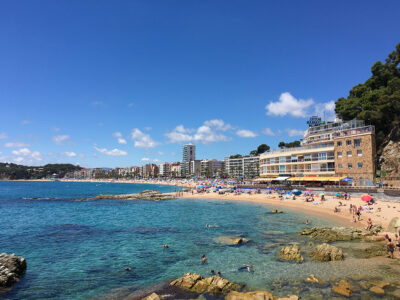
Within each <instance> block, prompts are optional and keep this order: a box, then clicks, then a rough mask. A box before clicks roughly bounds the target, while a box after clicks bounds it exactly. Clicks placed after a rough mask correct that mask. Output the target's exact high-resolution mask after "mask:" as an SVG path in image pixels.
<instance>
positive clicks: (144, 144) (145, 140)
mask: <svg viewBox="0 0 400 300" xmlns="http://www.w3.org/2000/svg"><path fill="white" fill-rule="evenodd" d="M131 137H132V140H134V146H135V147H136V148H154V147H156V146H157V145H159V143H158V142H156V141H154V140H153V139H152V138H151V137H150V135H149V134H147V133H143V132H142V131H141V130H140V129H138V128H134V129H132V133H131Z"/></svg>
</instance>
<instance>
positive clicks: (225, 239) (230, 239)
mask: <svg viewBox="0 0 400 300" xmlns="http://www.w3.org/2000/svg"><path fill="white" fill-rule="evenodd" d="M214 242H216V243H217V244H220V245H224V246H236V245H243V244H247V243H248V242H250V240H249V239H246V238H243V237H239V236H230V235H222V236H218V237H216V238H214Z"/></svg>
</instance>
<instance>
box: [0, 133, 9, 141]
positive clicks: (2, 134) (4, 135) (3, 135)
mask: <svg viewBox="0 0 400 300" xmlns="http://www.w3.org/2000/svg"><path fill="white" fill-rule="evenodd" d="M6 138H8V135H7V134H6V133H5V132H1V133H0V140H1V139H6Z"/></svg>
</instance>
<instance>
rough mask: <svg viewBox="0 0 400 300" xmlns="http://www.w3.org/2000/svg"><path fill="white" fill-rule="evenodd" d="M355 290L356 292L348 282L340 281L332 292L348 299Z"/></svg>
mask: <svg viewBox="0 0 400 300" xmlns="http://www.w3.org/2000/svg"><path fill="white" fill-rule="evenodd" d="M353 290H354V288H353V286H352V285H351V284H350V283H348V282H347V281H346V280H340V282H339V283H338V285H334V286H333V287H332V291H334V292H335V293H337V294H340V295H343V296H346V297H350V296H351V294H352V293H353Z"/></svg>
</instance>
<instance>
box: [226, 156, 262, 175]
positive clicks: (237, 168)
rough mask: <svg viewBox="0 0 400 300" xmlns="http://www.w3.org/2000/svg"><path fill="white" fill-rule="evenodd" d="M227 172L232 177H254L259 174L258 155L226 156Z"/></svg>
mask: <svg viewBox="0 0 400 300" xmlns="http://www.w3.org/2000/svg"><path fill="white" fill-rule="evenodd" d="M224 162H225V164H224V167H225V174H226V175H228V176H229V177H232V178H254V177H256V176H259V163H260V158H259V157H258V156H240V157H235V158H231V157H227V158H225V161H224Z"/></svg>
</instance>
